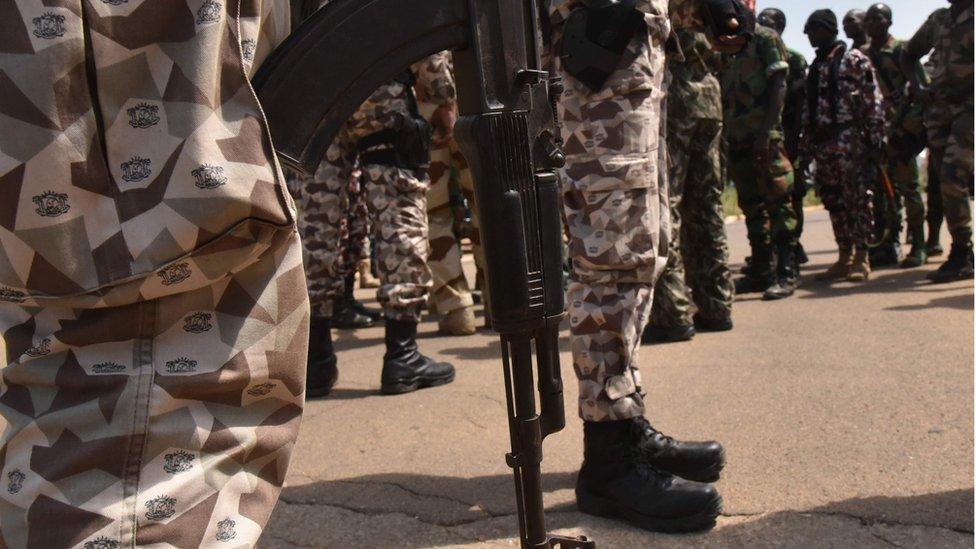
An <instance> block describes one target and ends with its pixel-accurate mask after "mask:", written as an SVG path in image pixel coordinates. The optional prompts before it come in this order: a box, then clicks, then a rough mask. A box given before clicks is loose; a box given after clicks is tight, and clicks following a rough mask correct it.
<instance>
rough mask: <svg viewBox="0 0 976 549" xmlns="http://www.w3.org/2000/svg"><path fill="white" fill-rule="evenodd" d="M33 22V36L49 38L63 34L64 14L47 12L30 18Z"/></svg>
mask: <svg viewBox="0 0 976 549" xmlns="http://www.w3.org/2000/svg"><path fill="white" fill-rule="evenodd" d="M32 22H33V23H34V36H36V37H38V38H44V39H46V40H50V39H52V38H58V37H61V36H64V32H65V28H64V16H63V15H58V14H56V13H53V12H47V13H45V14H44V15H42V16H40V17H35V18H34V19H32Z"/></svg>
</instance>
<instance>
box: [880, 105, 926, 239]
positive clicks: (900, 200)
mask: <svg viewBox="0 0 976 549" xmlns="http://www.w3.org/2000/svg"><path fill="white" fill-rule="evenodd" d="M903 109H904V112H900V111H896V112H895V114H894V117H895V120H894V121H893V122H892V123H891V126H890V127H889V129H888V139H887V156H888V165H887V170H888V178H889V179H891V184H892V186H893V187H894V190H895V196H896V197H897V202H896V205H897V208H898V227H897V229H898V232H899V233H900V232H901V219H902V216H904V218H905V221H906V225H907V227H908V230H909V232H911V231H912V230H920V229H922V228H923V227H924V226H925V202H924V200H922V178H921V176H920V174H919V171H918V153H919V152H920V147H921V146H922V144H923V143H924V141H925V138H924V134H925V126H924V121H923V116H922V109H921V107H920V106H916V105H909V106H906V107H903ZM875 198H876V201H875V212H876V215H883V212H884V208H883V207H881V206H880V204H879V203H878V202H877V199H880V198H882V194H881V193H877V195H876V196H875ZM880 221H883V220H880V219H878V220H876V223H877V222H880Z"/></svg>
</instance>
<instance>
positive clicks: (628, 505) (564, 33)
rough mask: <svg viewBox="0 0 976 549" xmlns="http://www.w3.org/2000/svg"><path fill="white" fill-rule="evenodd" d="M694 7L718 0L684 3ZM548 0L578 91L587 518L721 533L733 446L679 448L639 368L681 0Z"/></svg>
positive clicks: (572, 174)
mask: <svg viewBox="0 0 976 549" xmlns="http://www.w3.org/2000/svg"><path fill="white" fill-rule="evenodd" d="M685 1H687V2H694V3H695V4H696V5H699V6H700V5H702V4H704V2H698V1H697V0H675V1H673V2H672V4H679V3H682V2H685ZM548 4H549V6H548V8H549V15H550V22H551V30H552V51H553V54H554V55H553V56H552V59H553V64H554V65H555V68H556V73H557V74H558V75H560V76H562V77H563V80H564V83H565V92H564V93H563V95H562V97H561V100H560V102H559V111H560V117H561V119H562V122H563V128H562V137H563V141H564V143H565V145H564V151H565V153H566V168H565V172H564V174H563V178H562V179H563V181H562V194H563V203H564V211H565V219H566V225H567V232H568V236H569V245H568V250H569V257H570V259H571V269H572V272H571V275H570V282H569V288H568V291H567V302H568V303H567V305H568V316H569V320H570V331H571V342H572V353H573V366H574V369H575V371H576V374H577V377H578V378H579V380H580V401H579V405H580V417H582V419H583V420H584V427H583V448H584V449H583V451H584V460H583V465H582V467H581V469H580V473H579V476H578V478H577V483H576V501H577V504H578V505H579V508H580V510H581V511H583V512H584V513H589V514H595V515H600V516H606V517H616V518H623V519H626V520H628V521H629V522H631V523H632V524H634V525H635V526H638V527H641V528H645V529H650V530H662V531H691V530H700V529H703V528H709V527H711V526H712V525H713V524H714V522H715V517H716V516H717V515H718V513H719V512H720V509H721V498H720V497H719V495H718V492H717V491H716V490H715V488H714V487H713V486H711V485H708V484H703V483H699V482H696V481H703V482H711V481H714V480H716V479H718V477H719V472H720V470H721V468H722V467H723V465H724V452H723V450H722V447H721V445H720V444H718V443H716V442H706V443H687V442H679V441H676V440H674V439H672V438H671V437H667V436H665V435H663V434H662V433H660V432H659V431H657V430H656V429H654V428H653V427H651V425H650V423H649V422H648V421H647V420H646V419H645V418H644V396H643V395H644V392H643V389H642V382H641V376H640V374H639V372H638V369H637V351H638V349H639V347H640V335H641V331H642V330H643V327H644V324H645V323H646V322H647V319H648V316H649V315H650V310H651V302H652V297H653V293H654V283H655V281H656V279H657V278H658V276H659V275H660V272H661V271H662V270H663V269H664V266H665V263H666V262H667V250H668V239H669V235H670V228H669V212H668V209H669V208H668V196H667V195H668V192H667V191H668V189H667V181H666V176H667V174H666V170H665V169H664V167H665V165H666V144H665V142H666V135H665V133H666V132H665V124H664V116H665V112H664V110H663V109H664V106H665V96H666V93H665V92H666V89H667V88H666V86H667V81H666V74H667V71H666V62H665V43H666V42H667V40H668V37H669V36H670V34H671V24H670V21H669V17H668V2H667V0H638V1H637V3H636V7H635V6H631V5H627V4H626V3H612V4H599V5H598V4H595V3H594V4H588V3H587V2H583V1H581V0H550V1H549V3H548ZM728 4H729V5H732V3H731V2H728ZM675 8H679V6H675ZM722 22H723V25H724V24H725V23H726V22H727V20H726V19H723V20H722ZM723 29H724V27H723ZM723 32H724V30H723ZM594 40H595V41H594ZM744 40H745V37H729V36H724V35H723V36H719V37H718V38H717V39H716V41H717V44H726V43H729V42H731V43H738V42H740V41H744ZM587 54H599V55H596V56H591V57H588V58H589V59H591V60H594V59H598V60H599V61H596V62H592V63H583V62H580V63H577V61H579V60H581V59H586V58H587ZM686 479H691V480H686Z"/></svg>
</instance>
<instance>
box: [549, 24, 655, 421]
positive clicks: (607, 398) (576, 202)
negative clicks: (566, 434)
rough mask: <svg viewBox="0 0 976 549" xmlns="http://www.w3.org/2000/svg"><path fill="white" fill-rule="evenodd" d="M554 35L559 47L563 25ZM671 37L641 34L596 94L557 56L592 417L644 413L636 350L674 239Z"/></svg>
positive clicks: (581, 349)
mask: <svg viewBox="0 0 976 549" xmlns="http://www.w3.org/2000/svg"><path fill="white" fill-rule="evenodd" d="M666 9H667V8H666V6H665V7H664V11H665V12H666ZM555 30H556V39H555V40H554V42H555V44H554V51H558V48H559V35H558V32H559V30H560V28H559V27H557V28H556V29H555ZM659 34H660V35H659ZM666 35H667V29H666V28H658V27H654V28H653V29H650V30H648V31H647V32H644V33H641V34H640V35H639V36H637V37H635V38H634V39H633V40H632V41H631V43H630V45H629V47H628V51H627V53H626V57H625V61H624V64H623V65H622V66H621V68H619V69H618V70H617V71H616V72H614V74H613V75H612V76H611V77H610V79H609V80H608V82H607V84H606V86H605V87H604V89H602V90H601V91H599V92H591V91H590V90H589V88H587V87H586V86H585V85H584V84H582V83H581V82H579V81H578V80H576V79H575V78H573V77H572V76H570V75H569V74H567V73H566V72H565V71H564V70H563V69H562V67H561V64H560V63H559V60H558V58H555V64H556V65H557V71H558V73H559V74H561V75H562V76H563V79H564V82H565V85H566V88H565V92H564V93H563V95H562V97H561V101H560V102H559V110H560V117H561V119H562V121H563V129H562V137H563V140H564V142H565V145H564V150H565V152H566V156H567V162H566V168H565V172H564V174H563V176H564V177H563V178H562V185H563V203H564V211H565V219H566V228H567V232H568V235H569V244H568V251H569V257H570V260H571V274H570V282H569V288H568V291H567V304H568V314H569V319H570V330H571V344H572V352H573V366H574V368H575V370H576V375H577V377H578V378H579V380H580V391H579V395H580V396H579V399H580V401H579V404H580V417H582V418H583V419H584V420H586V421H610V420H618V419H627V418H633V417H637V416H641V415H643V413H644V399H643V396H642V395H643V393H642V389H641V378H640V373H639V371H638V363H637V351H638V349H639V348H640V336H641V332H642V331H643V329H644V325H645V324H646V323H647V320H648V318H649V316H650V310H651V300H652V297H653V292H654V282H655V281H656V280H657V278H658V277H659V276H660V273H661V271H662V270H663V269H664V265H665V263H666V262H667V253H668V240H669V235H670V220H669V214H668V191H667V184H666V177H667V176H666V174H665V173H664V170H663V169H661V168H663V166H665V165H666V156H667V154H666V148H665V145H664V143H665V135H664V133H665V127H664V124H663V123H662V122H663V120H664V119H665V113H664V112H663V111H664V107H665V90H666V89H667V86H666V83H665V81H664V78H665V74H666V70H665V63H664V50H663V45H662V44H663V43H664V37H666Z"/></svg>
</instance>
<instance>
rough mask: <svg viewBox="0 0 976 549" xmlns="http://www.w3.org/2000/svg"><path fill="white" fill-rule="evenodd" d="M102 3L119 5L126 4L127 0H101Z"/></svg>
mask: <svg viewBox="0 0 976 549" xmlns="http://www.w3.org/2000/svg"><path fill="white" fill-rule="evenodd" d="M102 3H103V4H108V5H110V6H121V5H122V4H128V3H129V0H102Z"/></svg>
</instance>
